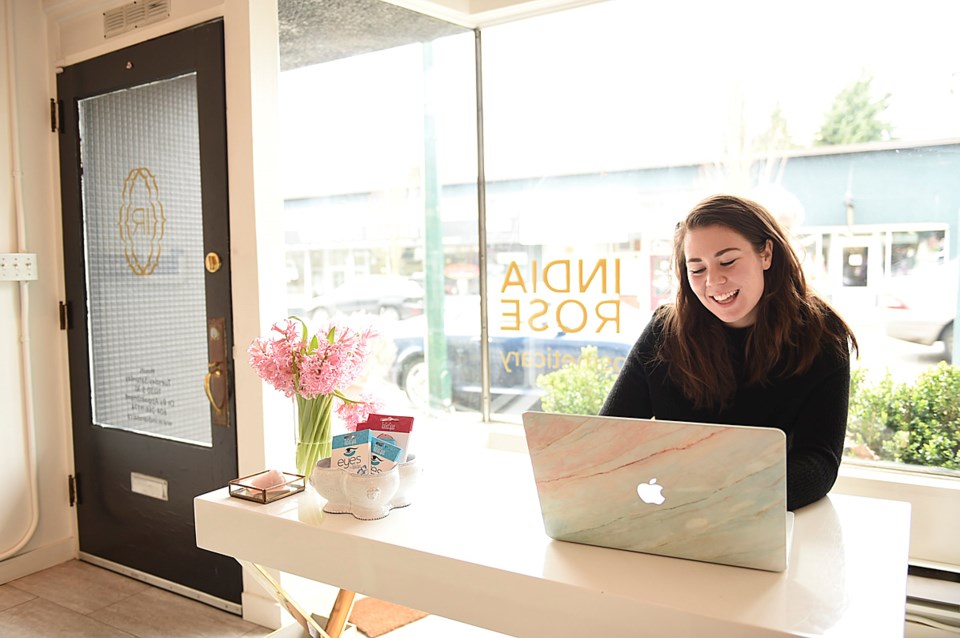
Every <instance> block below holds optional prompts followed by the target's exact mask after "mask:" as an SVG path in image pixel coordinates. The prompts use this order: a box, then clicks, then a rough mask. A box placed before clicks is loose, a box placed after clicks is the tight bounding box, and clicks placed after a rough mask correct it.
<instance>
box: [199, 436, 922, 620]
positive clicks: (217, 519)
mask: <svg viewBox="0 0 960 638" xmlns="http://www.w3.org/2000/svg"><path fill="white" fill-rule="evenodd" d="M459 431H460V428H459V427H451V428H449V429H448V430H447V433H448V434H449V435H450V437H451V438H449V439H447V449H448V450H449V451H448V453H443V454H438V453H436V450H433V451H430V452H428V451H426V449H425V448H422V447H420V446H418V448H417V450H418V452H419V454H418V457H419V458H420V462H421V464H422V466H423V474H422V476H421V479H420V483H419V486H418V488H417V492H416V493H415V495H414V501H413V504H412V505H410V506H409V507H407V508H404V509H399V510H394V511H393V512H391V514H390V515H389V516H388V517H386V518H384V519H381V520H379V521H359V520H357V519H355V518H353V516H351V515H349V514H324V513H323V512H322V511H321V510H320V508H321V507H322V504H323V499H322V498H321V497H319V496H318V495H316V493H315V492H312V491H308V492H304V493H301V494H298V495H296V496H293V497H289V498H286V499H282V500H279V501H275V502H274V503H270V504H267V505H258V504H256V503H250V502H247V501H243V500H241V499H237V498H231V497H230V496H229V495H228V493H227V490H226V488H224V489H221V490H217V491H215V492H211V493H209V494H205V495H203V496H199V497H197V499H196V500H195V503H194V507H195V511H196V524H197V545H198V546H199V547H201V548H204V549H208V550H210V551H214V552H218V553H221V554H225V555H228V556H234V557H236V558H238V559H241V560H247V561H251V562H254V563H258V564H261V565H265V566H268V567H272V568H275V569H278V570H280V571H283V572H288V573H291V574H296V575H299V576H303V577H306V578H310V579H313V580H316V581H320V582H324V583H328V584H331V585H336V586H338V587H341V588H344V589H348V590H352V591H356V592H359V593H362V594H366V595H369V596H375V597H377V598H381V599H384V600H390V601H393V602H396V603H399V604H402V605H406V606H409V607H413V608H415V609H421V610H423V611H426V612H429V613H432V614H437V615H440V616H445V617H447V618H452V619H454V620H459V621H462V622H466V623H469V624H473V625H477V626H480V627H486V628H488V629H492V630H494V631H498V632H502V633H505V634H510V635H515V636H533V637H541V636H578V637H580V636H583V635H585V634H588V633H590V634H594V635H599V636H622V635H630V636H712V637H717V638H723V637H727V636H729V637H731V638H747V637H750V636H787V635H794V636H809V635H829V636H871V637H873V638H880V637H882V636H896V637H897V638H901V637H902V636H903V631H904V606H905V602H906V575H907V551H908V545H909V534H910V507H909V504H907V503H902V502H898V501H886V500H878V499H867V498H859V497H850V496H837V495H834V496H830V497H828V498H827V499H824V500H822V501H820V502H819V503H815V504H814V505H811V506H809V507H807V508H804V509H802V510H800V511H798V512H797V516H796V523H795V530H794V540H793V543H794V545H793V551H792V552H791V557H790V565H789V569H788V570H787V572H785V573H783V574H774V573H769V572H761V571H755V570H750V569H744V568H736V567H724V566H719V565H710V564H705V563H699V562H694V561H685V560H678V559H670V558H664V557H659V556H649V555H645V554H638V553H632V552H625V551H617V550H607V549H602V548H597V547H588V546H584V545H577V544H573V543H564V542H559V541H554V540H551V539H550V538H548V537H547V536H546V535H545V534H544V532H543V524H542V521H541V519H540V510H539V505H538V502H537V496H536V490H535V487H534V482H533V475H532V472H531V470H530V468H529V461H528V460H527V457H526V456H525V455H524V454H518V453H515V452H502V451H493V450H489V449H479V448H481V446H480V445H475V446H469V445H468V446H466V447H467V448H468V449H466V450H464V448H463V447H461V448H460V449H457V444H456V441H457V440H462V437H459V436H455V435H456V434H457V432H459ZM420 434H421V439H424V438H426V437H424V436H423V435H426V434H427V433H426V432H422V433H420ZM463 438H465V437H463ZM418 442H419V441H418ZM471 450H475V451H471ZM471 465H472V466H473V467H474V468H485V469H484V471H483V472H476V473H472V474H465V473H464V472H461V471H459V470H458V467H470V466H471Z"/></svg>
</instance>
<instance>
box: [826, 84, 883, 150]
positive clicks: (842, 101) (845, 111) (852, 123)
mask: <svg viewBox="0 0 960 638" xmlns="http://www.w3.org/2000/svg"><path fill="white" fill-rule="evenodd" d="M872 82H873V77H872V76H870V75H869V74H867V73H864V74H863V75H861V76H860V79H859V80H856V81H855V82H851V83H850V84H848V85H847V86H846V88H844V89H843V90H842V91H840V93H839V94H838V95H837V97H836V99H834V101H833V108H832V109H831V110H830V112H829V113H827V116H826V118H824V121H823V126H821V127H820V132H819V133H817V136H816V139H815V140H814V143H815V144H816V145H817V146H828V145H831V144H858V143H862V142H877V141H880V140H886V139H890V129H891V126H890V124H889V123H888V122H886V121H884V120H882V119H880V116H881V115H882V114H883V112H884V111H886V110H887V102H888V100H889V99H890V95H891V94H890V93H887V94H886V95H884V96H883V97H882V98H880V99H879V100H873V99H872V98H871V90H870V88H871V87H870V85H871V83H872Z"/></svg>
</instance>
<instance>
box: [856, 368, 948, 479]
mask: <svg viewBox="0 0 960 638" xmlns="http://www.w3.org/2000/svg"><path fill="white" fill-rule="evenodd" d="M847 439H848V441H847V443H848V445H847V450H848V452H847V453H848V454H850V455H853V456H859V457H866V458H876V459H881V460H886V461H896V462H898V463H908V464H911V465H930V466H936V467H944V468H950V469H960V368H958V367H956V366H952V365H949V364H947V363H945V362H943V361H941V362H940V363H939V364H937V365H936V366H935V367H933V368H930V369H929V370H926V371H924V372H923V373H921V374H920V376H919V377H917V379H916V381H913V382H907V383H894V381H893V380H892V378H891V376H890V372H889V371H887V372H886V373H885V374H884V376H883V377H881V378H880V379H879V380H877V381H874V382H871V381H870V380H869V379H868V378H867V371H866V370H864V369H862V368H858V369H855V370H853V372H852V373H851V379H850V413H849V417H848V419H847Z"/></svg>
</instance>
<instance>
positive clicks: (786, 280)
mask: <svg viewBox="0 0 960 638" xmlns="http://www.w3.org/2000/svg"><path fill="white" fill-rule="evenodd" d="M707 226H724V227H726V228H729V229H730V230H732V231H734V232H736V233H738V234H739V235H741V236H742V237H744V238H745V239H746V240H747V241H748V242H750V244H751V245H752V246H753V247H754V249H755V250H756V251H757V252H758V253H759V252H760V251H761V250H762V249H763V248H764V246H765V245H766V242H767V241H768V240H769V241H770V242H771V243H772V245H773V256H772V260H771V264H770V268H768V269H767V270H765V271H764V272H763V295H762V296H761V298H760V301H759V302H758V304H757V320H756V323H755V324H754V325H753V327H752V329H751V330H750V332H749V334H748V336H747V341H746V351H745V352H744V361H743V365H744V366H745V379H746V381H747V383H752V384H756V383H759V384H763V383H765V382H766V381H767V380H769V379H771V378H772V377H774V376H778V377H789V376H793V375H795V374H802V373H803V372H805V371H807V370H809V369H810V366H811V365H812V364H813V361H814V359H816V357H817V355H818V354H819V353H820V350H821V348H822V347H824V345H825V344H827V345H826V347H831V346H832V347H833V348H834V349H835V354H836V355H837V356H842V357H849V356H850V348H851V347H852V348H853V349H854V350H856V349H857V340H856V337H854V335H853V331H852V330H851V329H850V326H848V325H847V324H846V322H844V320H843V319H841V318H840V316H839V314H837V313H836V311H834V310H833V309H832V308H831V307H830V305H829V304H828V303H827V302H826V301H825V300H824V299H822V298H820V297H819V296H817V295H816V294H815V293H814V292H813V291H812V290H810V289H809V288H808V287H807V281H806V278H805V277H804V275H803V269H802V268H801V266H800V260H799V259H798V258H797V255H796V253H795V252H794V250H793V248H792V247H791V246H790V242H789V241H788V239H787V236H786V234H785V233H784V231H783V229H782V228H781V227H780V224H779V223H777V220H776V219H775V218H774V217H773V215H771V214H770V213H769V212H768V211H767V209H765V208H764V207H763V206H761V205H760V204H758V203H756V202H754V201H751V200H748V199H744V198H741V197H736V196H733V195H714V196H712V197H708V198H707V199H704V200H703V201H701V202H700V203H698V204H697V205H696V206H694V208H693V210H691V211H690V213H689V214H688V215H687V217H686V219H684V220H683V221H682V222H680V223H678V224H677V229H676V233H675V235H674V243H673V260H674V269H675V273H676V276H677V280H678V284H679V286H678V288H677V298H676V303H675V304H674V305H673V306H664V307H662V308H661V309H660V310H659V311H658V312H659V313H660V314H661V317H662V319H663V322H664V328H665V329H664V332H663V335H662V343H661V346H662V347H660V348H659V349H658V355H657V358H658V359H659V360H660V361H661V362H663V363H665V364H668V374H669V376H670V378H671V380H672V381H673V382H674V383H676V384H677V385H678V386H679V387H680V388H681V390H682V391H683V394H684V396H686V398H687V399H688V400H690V401H691V402H692V403H693V404H694V405H695V406H696V407H698V408H702V407H709V408H715V409H720V410H722V409H724V408H726V407H729V406H730V404H731V402H732V401H733V397H734V394H735V392H736V376H735V374H734V370H733V363H732V361H731V355H730V352H728V351H727V349H726V348H716V347H708V345H709V344H722V343H726V342H727V339H726V335H725V334H724V328H723V323H722V322H721V321H720V320H719V319H717V317H716V316H714V314H713V313H712V312H710V311H709V310H708V309H707V308H706V307H704V305H703V304H702V303H701V302H700V300H699V299H698V298H697V296H696V294H695V293H694V291H693V289H692V288H691V287H690V282H689V281H688V280H687V265H686V255H685V254H684V239H685V238H686V236H687V233H688V232H689V231H690V230H692V229H696V228H705V227H707Z"/></svg>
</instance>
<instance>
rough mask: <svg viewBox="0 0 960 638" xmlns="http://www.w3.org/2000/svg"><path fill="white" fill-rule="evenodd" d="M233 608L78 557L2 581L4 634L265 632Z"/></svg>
mask: <svg viewBox="0 0 960 638" xmlns="http://www.w3.org/2000/svg"><path fill="white" fill-rule="evenodd" d="M269 633H270V630H269V629H265V628H263V627H260V626H259V625H255V624H253V623H249V622H247V621H245V620H243V619H242V618H240V617H239V616H235V615H234V614H231V613H228V612H225V611H221V610H218V609H214V608H213V607H210V606H209V605H205V604H203V603H200V602H197V601H195V600H191V599H189V598H185V597H183V596H180V595H178V594H174V593H171V592H168V591H166V590H163V589H157V588H156V587H151V586H150V585H147V584H146V583H142V582H140V581H138V580H134V579H132V578H128V577H126V576H122V575H120V574H116V573H114V572H111V571H108V570H106V569H102V568H100V567H96V566H94V565H91V564H89V563H84V562H81V561H77V560H72V561H68V562H66V563H62V564H60V565H57V566H55V567H51V568H49V569H46V570H43V571H41V572H37V573H36V574H32V575H30V576H25V577H23V578H20V579H17V580H14V581H11V582H9V583H7V584H5V585H0V636H3V638H48V637H52V636H70V638H131V637H138V638H170V637H173V636H175V637H181V636H182V637H191V638H239V637H240V636H243V637H245V638H262V637H264V636H267V635H268V634H269Z"/></svg>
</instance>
